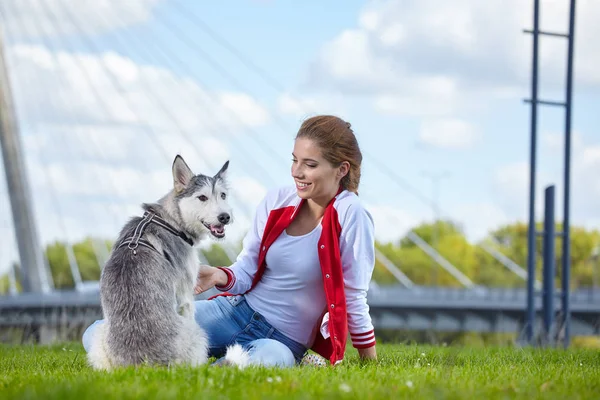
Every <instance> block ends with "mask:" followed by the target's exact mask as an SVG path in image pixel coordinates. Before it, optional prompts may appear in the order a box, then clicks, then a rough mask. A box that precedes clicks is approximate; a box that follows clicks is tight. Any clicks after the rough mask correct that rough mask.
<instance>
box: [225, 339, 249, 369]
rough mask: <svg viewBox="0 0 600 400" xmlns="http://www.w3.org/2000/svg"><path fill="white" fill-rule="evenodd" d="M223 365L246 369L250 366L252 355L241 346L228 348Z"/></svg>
mask: <svg viewBox="0 0 600 400" xmlns="http://www.w3.org/2000/svg"><path fill="white" fill-rule="evenodd" d="M223 364H226V365H235V366H237V367H238V368H246V367H247V366H248V365H250V354H249V353H248V352H247V351H246V350H244V348H243V347H242V346H241V345H239V344H237V343H236V344H234V345H233V346H229V347H228V348H227V352H226V353H225V360H224V362H223Z"/></svg>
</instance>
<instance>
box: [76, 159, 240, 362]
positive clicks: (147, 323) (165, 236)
mask: <svg viewBox="0 0 600 400" xmlns="http://www.w3.org/2000/svg"><path fill="white" fill-rule="evenodd" d="M228 166H229V161H227V162H226V163H225V164H224V165H223V167H222V168H221V170H220V171H219V172H218V173H217V174H216V175H215V176H213V177H210V176H206V175H194V173H193V172H192V171H191V170H190V168H189V167H188V166H187V164H186V163H185V161H184V160H183V158H182V157H181V156H179V155H178V156H177V157H175V160H174V161H173V166H172V172H173V189H172V190H171V191H170V192H169V193H167V194H166V195H165V196H164V197H163V198H161V199H160V200H158V201H157V202H156V203H153V204H146V203H144V204H143V205H142V208H143V209H144V210H145V213H144V215H143V217H134V218H132V219H131V220H130V221H129V222H128V223H127V224H126V225H125V226H124V227H123V229H122V230H121V233H120V234H119V237H118V240H117V242H116V243H115V245H114V247H113V249H112V252H111V256H110V259H109V260H108V262H107V263H106V265H105V267H104V269H103V270H102V276H101V278H100V299H101V306H102V311H103V314H104V318H105V323H104V324H102V325H99V326H98V328H97V332H96V333H95V334H94V336H93V339H92V343H91V345H90V350H89V352H88V361H89V363H90V364H91V365H92V367H94V368H96V369H105V370H108V369H111V368H114V367H119V366H127V365H139V364H142V363H148V364H150V365H157V364H158V365H173V364H188V365H199V364H203V363H205V362H206V361H207V359H208V338H207V335H206V332H205V331H204V330H203V329H202V328H201V327H200V326H198V324H197V323H196V321H195V319H194V311H195V308H194V285H195V284H196V278H197V276H198V269H199V262H198V260H197V258H196V250H195V249H194V246H195V245H197V244H198V243H199V242H200V241H201V240H202V239H203V238H205V237H207V236H212V237H214V238H217V239H221V238H223V237H225V225H227V224H229V223H230V222H231V220H232V219H231V208H230V206H229V204H228V199H227V179H226V178H227V176H226V175H227V167H228Z"/></svg>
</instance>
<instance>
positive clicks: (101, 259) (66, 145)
mask: <svg viewBox="0 0 600 400" xmlns="http://www.w3.org/2000/svg"><path fill="white" fill-rule="evenodd" d="M31 6H35V4H31ZM38 22H39V21H38ZM32 25H33V26H34V27H38V26H40V24H39V23H34V24H32ZM20 28H21V30H23V32H26V33H28V34H29V33H34V34H35V35H36V36H39V37H40V38H41V40H42V42H43V44H44V46H45V47H46V48H47V49H48V54H49V55H50V57H51V59H52V66H53V68H55V71H58V73H57V74H56V77H57V80H58V81H59V84H58V85H59V86H61V85H63V87H65V88H66V87H68V82H67V81H66V79H65V77H64V76H63V74H62V73H61V71H60V65H61V63H60V61H59V57H58V56H57V54H56V53H57V52H56V49H55V47H54V46H53V44H52V42H51V41H50V40H49V39H48V38H47V36H46V35H44V34H43V33H42V32H40V31H39V30H38V29H36V30H35V32H29V30H28V29H27V28H25V26H24V24H23V23H21V24H20ZM45 92H46V93H50V91H49V90H46V91H45ZM56 98H58V100H59V102H55V101H54V100H55V99H56ZM50 102H51V103H52V104H53V105H54V106H56V105H59V104H63V105H65V106H67V105H68V104H69V102H68V101H66V100H65V97H64V95H63V92H61V91H60V90H59V91H57V93H56V94H55V95H53V96H50ZM67 108H68V107H65V109H67ZM75 117H76V118H75V125H76V126H83V125H82V124H81V123H80V121H79V118H77V115H76V116H75ZM44 134H45V135H46V136H47V135H48V132H47V131H45V132H44ZM65 135H66V133H65V129H60V130H59V132H58V134H57V135H56V136H57V137H58V138H60V141H61V145H62V148H63V149H65V150H67V151H68V152H69V157H68V158H69V159H78V160H79V161H81V162H83V161H84V159H83V156H82V154H81V153H80V152H75V151H74V150H73V147H72V146H71V142H70V141H69V140H67V139H66V136H65ZM82 148H83V147H82ZM96 167H97V165H96V164H92V168H91V171H92V173H94V174H95V175H96V177H97V179H101V178H102V174H101V173H100V171H98V170H97V168H96ZM109 183H110V185H111V186H112V187H113V190H114V191H115V192H120V190H118V188H117V187H116V185H114V183H113V182H112V181H111V180H109ZM102 205H103V206H104V209H105V210H106V214H110V215H112V217H113V221H114V222H115V223H118V221H119V218H118V216H117V214H116V212H115V211H114V210H113V209H111V208H110V207H108V206H107V205H106V204H105V203H102ZM93 216H94V218H95V219H96V221H97V222H99V221H100V220H101V219H100V218H99V217H98V215H97V213H96V212H94V213H93ZM99 242H100V240H99V239H98V238H93V237H92V238H91V245H92V251H93V253H94V255H95V257H96V261H97V262H98V265H99V267H100V268H102V266H103V265H104V263H105V262H106V260H107V259H108V256H109V251H108V248H107V245H106V243H99Z"/></svg>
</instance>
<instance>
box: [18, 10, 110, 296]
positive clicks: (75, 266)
mask: <svg viewBox="0 0 600 400" xmlns="http://www.w3.org/2000/svg"><path fill="white" fill-rule="evenodd" d="M17 20H18V18H17ZM23 25H24V24H22V23H20V28H21V30H23V32H24V33H25V32H26V31H27V33H29V30H28V29H26V28H25V27H24V26H23ZM32 25H33V26H39V24H32ZM37 33H40V32H39V31H38V32H37ZM41 37H43V38H44V39H45V36H44V35H41ZM51 54H52V55H54V53H52V52H51ZM57 65H58V64H57ZM18 84H19V86H20V87H21V88H23V86H22V85H21V84H20V82H19V83H18ZM44 92H46V93H49V92H50V91H49V90H44ZM54 100H55V96H50V102H51V103H52V105H53V106H56V104H57V103H56V102H55V101H54ZM33 108H34V113H35V114H31V115H29V117H30V118H32V119H33V121H36V123H35V125H33V124H32V123H31V122H29V126H30V127H31V128H32V129H34V130H35V132H36V134H37V135H39V133H40V125H41V127H43V128H45V125H44V124H43V123H41V122H40V120H41V118H40V115H42V112H41V111H42V108H41V105H40V103H39V102H37V101H36V102H34V107H33ZM34 115H35V117H34ZM45 134H46V135H47V132H46V131H45ZM59 136H61V137H62V135H59ZM62 142H63V146H64V148H66V147H67V143H66V141H65V140H64V138H63V141H62ZM71 153H72V151H71ZM38 157H39V159H40V161H41V165H42V169H43V171H44V174H43V175H44V176H45V180H46V182H47V184H48V192H49V193H50V200H51V203H52V204H53V205H54V209H55V211H56V213H57V215H56V218H57V221H58V226H59V229H60V230H61V231H62V233H63V235H64V236H65V239H66V241H65V252H66V255H67V260H68V263H69V267H70V269H71V274H72V277H73V281H74V285H75V288H76V289H81V288H82V283H83V282H82V279H81V273H80V271H79V263H78V261H77V258H76V256H75V252H74V249H73V245H72V244H71V243H70V242H69V240H68V237H69V232H68V229H67V226H66V224H65V223H64V212H63V210H62V207H61V205H60V201H59V200H58V195H57V192H56V190H55V187H56V181H55V180H54V179H53V178H52V176H51V173H50V172H49V165H50V163H49V161H48V159H47V158H46V157H45V155H44V152H43V151H42V152H40V153H39V155H38ZM92 250H93V252H94V255H95V257H96V261H97V262H98V265H99V266H100V267H101V266H102V260H103V255H101V254H100V252H99V249H98V248H97V246H94V245H93V247H92ZM46 256H47V255H46ZM46 258H47V257H46ZM47 261H48V262H49V260H47Z"/></svg>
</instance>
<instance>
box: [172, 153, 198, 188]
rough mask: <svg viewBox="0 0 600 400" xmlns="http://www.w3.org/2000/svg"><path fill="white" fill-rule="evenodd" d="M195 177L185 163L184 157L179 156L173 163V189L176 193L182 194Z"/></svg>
mask: <svg viewBox="0 0 600 400" xmlns="http://www.w3.org/2000/svg"><path fill="white" fill-rule="evenodd" d="M193 177H194V173H193V172H192V170H191V169H190V167H188V165H187V164H186V163H185V161H184V160H183V157H181V156H180V155H179V154H178V155H177V156H176V157H175V160H174V161H173V187H174V188H175V193H181V192H182V191H183V189H185V187H186V186H187V185H188V183H190V180H192V178H193Z"/></svg>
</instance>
